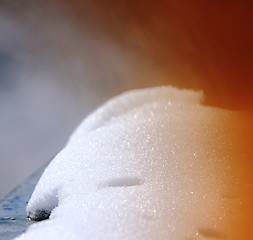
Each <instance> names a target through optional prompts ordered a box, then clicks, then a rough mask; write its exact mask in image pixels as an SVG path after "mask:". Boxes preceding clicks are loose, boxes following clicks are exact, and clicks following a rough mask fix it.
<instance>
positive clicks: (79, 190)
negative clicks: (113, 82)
mask: <svg viewBox="0 0 253 240" xmlns="http://www.w3.org/2000/svg"><path fill="white" fill-rule="evenodd" d="M202 100H203V95H202V93H201V92H194V91H190V90H178V89H175V88H172V87H161V88H152V89H144V90H135V91H131V92H127V93H124V94H122V95H120V96H118V97H116V98H114V99H112V100H111V101H109V102H108V103H106V104H105V105H103V106H101V107H100V108H99V109H98V110H96V111H95V112H94V113H92V114H91V115H90V116H89V117H88V118H86V119H85V120H84V121H83V123H82V124H81V125H80V126H79V127H78V128H77V130H76V132H75V133H74V134H73V135H72V136H71V138H70V140H69V142H68V144H67V145H66V147H65V148H64V149H63V150H62V151H61V152H60V153H59V154H58V155H57V156H56V157H55V159H54V160H53V161H52V162H51V164H50V165H49V166H48V167H47V169H46V170H45V172H44V174H43V175H42V177H41V179H40V181H39V183H38V185H37V186H36V189H35V191H34V193H33V195H32V197H31V199H30V201H29V203H28V206H27V212H28V214H29V215H30V217H32V218H36V217H37V218H39V217H43V214H42V213H41V212H42V211H43V212H44V213H49V212H51V211H52V213H51V215H50V219H49V220H44V221H42V222H39V223H36V224H32V225H31V226H30V227H29V229H28V230H27V232H26V233H24V234H23V235H21V236H20V237H19V238H17V239H19V240H30V239H31V240H32V239H36V240H42V239H43V240H44V239H47V240H53V239H61V240H65V239H66V240H80V239H89V240H95V239H97V240H98V239H100V240H101V239H105V240H106V239H108V240H113V239H115V240H116V239H121V240H125V239H131V240H141V239H145V240H148V239H150V240H151V239H152V240H155V239H159V240H193V239H223V238H224V239H225V238H226V239H243V238H241V237H242V236H244V235H243V234H244V233H245V228H246V225H245V224H244V225H245V226H244V228H243V227H241V225H242V221H243V219H244V217H245V213H246V212H247V210H246V209H245V208H243V207H241V206H242V205H243V204H244V201H246V200H245V199H246V198H247V197H246V194H245V193H246V192H247V191H248V190H249V189H246V188H241V187H240V186H241V184H242V181H244V179H243V177H242V176H244V175H243V174H244V171H245V170H244V168H243V167H244V165H243V164H242V163H241V162H240V161H237V160H238V159H240V158H241V157H243V150H241V151H239V152H238V149H237V148H236V146H238V144H239V142H240V139H238V134H239V133H240V131H241V124H240V113H237V112H230V111H226V110H221V109H217V108H211V107H207V106H203V105H201V101H202ZM247 186H248V187H249V185H247ZM251 187H252V186H251ZM242 196H243V197H244V198H243V197H242ZM238 198H239V200H238ZM235 210H236V214H237V215H236V217H234V216H235ZM232 226H233V227H232ZM237 226H239V227H237ZM245 236H246V235H245Z"/></svg>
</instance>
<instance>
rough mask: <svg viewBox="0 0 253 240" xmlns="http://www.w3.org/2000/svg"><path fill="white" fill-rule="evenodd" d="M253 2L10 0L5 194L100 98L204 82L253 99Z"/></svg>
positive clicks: (3, 41)
mask: <svg viewBox="0 0 253 240" xmlns="http://www.w3.org/2000/svg"><path fill="white" fill-rule="evenodd" d="M252 12H253V3H251V1H247V0H243V1H233V0H231V1H225V0H223V1H208V0H193V1H188V0H181V1H177V0H159V1H151V0H136V1H127V0H110V1H103V0H73V1H67V0H50V1H49V0H43V1H42V0H1V1H0V133H1V136H0V198H2V197H4V195H5V194H7V193H8V192H9V191H11V190H12V189H13V188H14V187H15V186H17V185H18V184H20V183H21V182H22V181H23V180H25V179H26V178H27V177H28V176H29V175H31V174H32V173H33V172H34V171H35V170H36V169H38V168H40V167H42V166H44V165H45V164H46V163H47V162H49V161H50V160H51V159H52V158H53V156H54V155H55V154H56V153H57V152H58V151H59V150H60V149H61V148H62V147H63V146H64V144H65V143H66V141H67V139H68V136H69V135H70V134H71V132H72V131H73V130H74V129H75V127H76V126H77V124H78V123H79V122H80V121H81V120H82V119H83V118H84V117H85V116H86V115H87V114H88V113H90V112H91V111H93V110H94V109H95V108H96V107H98V106H99V105H100V104H102V103H103V102H104V101H106V100H108V99H109V98H110V97H112V96H115V95H117V94H119V93H121V92H123V91H126V90H129V89H133V88H143V87H152V86H157V85H173V86H176V87H179V88H191V89H203V90H204V92H205V95H206V104H207V105H212V106H216V107H222V108H227V109H230V110H250V109H252V100H253V96H252V95H253V91H252V90H253V87H252V76H253V73H252V64H253V47H252V42H253V34H252V29H253V16H252Z"/></svg>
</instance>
